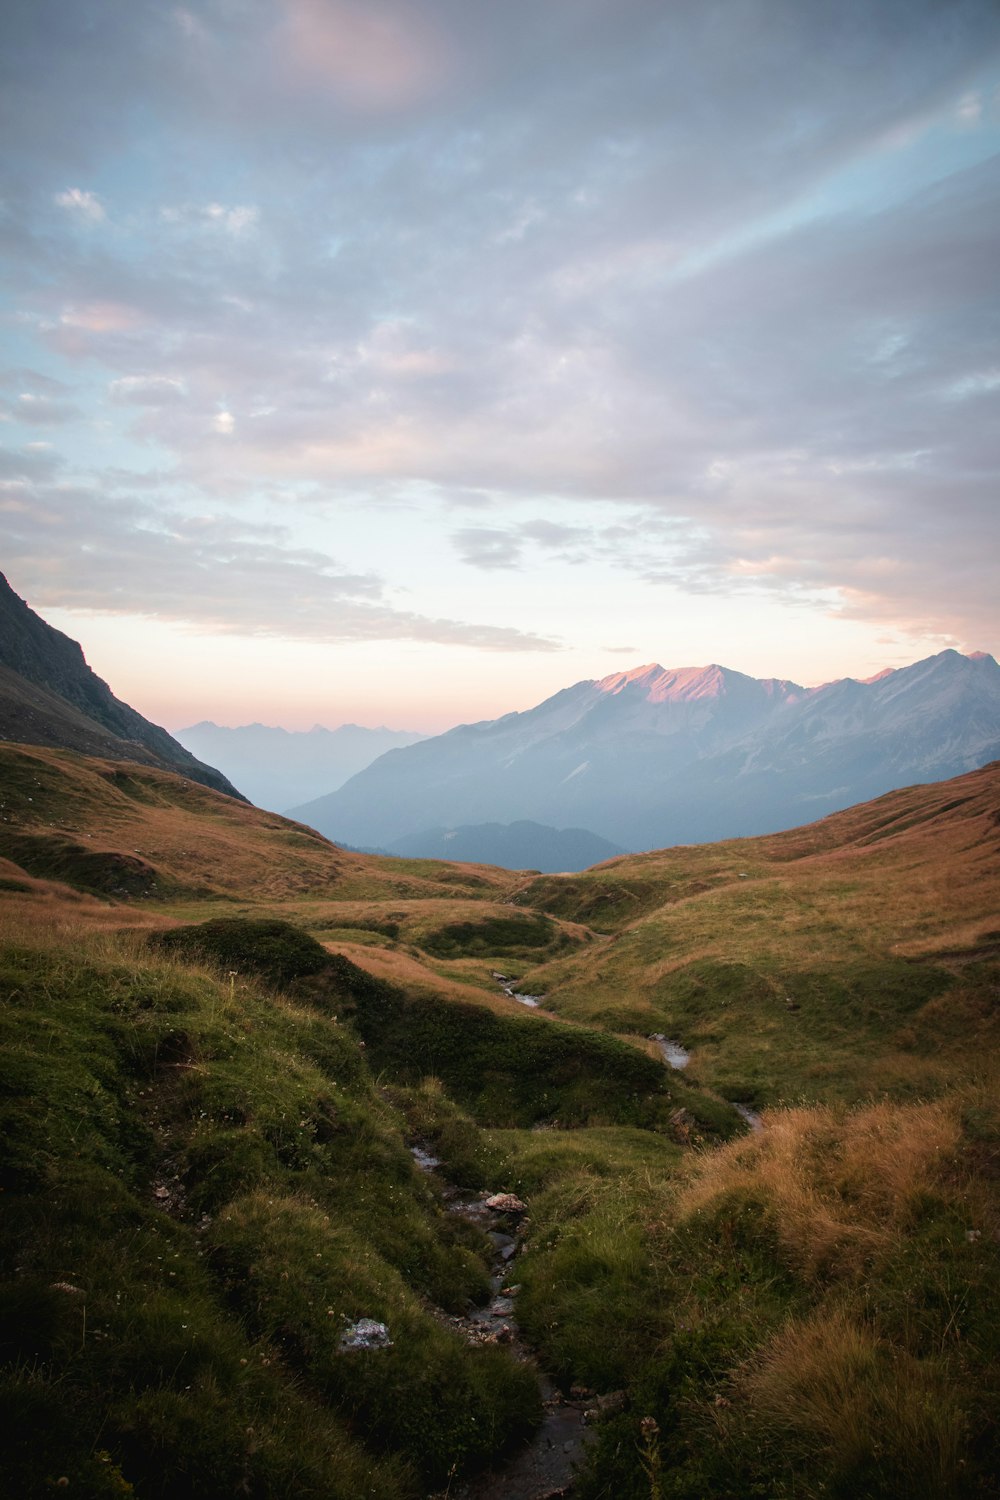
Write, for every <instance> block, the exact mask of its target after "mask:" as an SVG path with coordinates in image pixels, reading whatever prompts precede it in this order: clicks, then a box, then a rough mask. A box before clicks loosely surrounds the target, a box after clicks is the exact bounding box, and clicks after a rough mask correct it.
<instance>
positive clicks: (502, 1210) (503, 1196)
mask: <svg viewBox="0 0 1000 1500" xmlns="http://www.w3.org/2000/svg"><path fill="white" fill-rule="evenodd" d="M486 1207H487V1208H492V1209H494V1210H495V1212H497V1213H499V1214H523V1213H527V1211H528V1205H527V1204H526V1203H522V1202H521V1200H520V1198H518V1197H517V1195H516V1194H515V1193H494V1194H493V1196H492V1197H491V1198H487V1200H486Z"/></svg>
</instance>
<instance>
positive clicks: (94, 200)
mask: <svg viewBox="0 0 1000 1500" xmlns="http://www.w3.org/2000/svg"><path fill="white" fill-rule="evenodd" d="M55 201H56V203H58V205H59V207H60V208H65V209H68V210H69V212H70V213H72V214H75V215H76V216H77V218H79V219H83V220H85V221H86V222H87V223H90V224H99V223H100V222H101V220H102V219H104V218H105V217H106V215H105V212H104V205H103V203H102V202H101V200H100V199H99V198H98V196H97V194H96V193H89V192H85V191H84V190H83V189H82V188H67V189H66V191H65V192H63V193H56V196H55Z"/></svg>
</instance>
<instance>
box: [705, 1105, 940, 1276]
mask: <svg viewBox="0 0 1000 1500" xmlns="http://www.w3.org/2000/svg"><path fill="white" fill-rule="evenodd" d="M960 1134H961V1123H960V1114H959V1103H958V1101H957V1100H956V1099H955V1098H954V1097H950V1098H948V1099H946V1100H936V1101H934V1102H931V1103H926V1104H917V1105H908V1106H900V1105H898V1104H890V1103H880V1104H876V1105H872V1106H870V1107H868V1108H866V1109H860V1110H855V1111H847V1110H842V1109H840V1110H838V1109H833V1108H830V1107H820V1108H814V1109H788V1110H772V1111H768V1112H767V1113H765V1115H764V1122H763V1129H762V1130H761V1131H760V1133H759V1134H757V1135H753V1136H748V1137H744V1138H743V1139H741V1140H738V1141H735V1142H733V1143H731V1144H730V1145H728V1146H725V1147H723V1148H721V1149H719V1150H717V1151H715V1152H713V1153H712V1154H711V1155H710V1156H706V1157H703V1158H702V1159H701V1161H700V1162H699V1164H698V1166H697V1169H696V1174H695V1176H694V1177H693V1179H692V1181H691V1182H690V1183H689V1184H688V1185H687V1187H686V1188H685V1189H684V1191H683V1192H682V1194H681V1196H680V1198H679V1201H678V1204H677V1213H678V1216H679V1218H680V1219H681V1220H683V1219H685V1218H688V1217H690V1216H692V1215H694V1214H698V1213H703V1212H705V1211H706V1210H708V1209H710V1208H711V1206H712V1205H713V1204H714V1203H717V1202H719V1201H720V1200H721V1199H723V1198H725V1197H726V1196H727V1195H729V1194H732V1193H739V1194H745V1195H750V1196H752V1197H754V1198H757V1199H759V1200H761V1202H762V1204H763V1206H764V1209H765V1211H766V1212H769V1213H770V1214H771V1215H772V1216H773V1222H774V1224H775V1227H776V1231H777V1235H778V1238H779V1241H780V1243H781V1244H782V1246H783V1248H784V1251H785V1254H786V1256H787V1258H788V1260H789V1262H790V1263H792V1264H794V1265H795V1266H796V1267H798V1268H799V1269H800V1270H801V1271H803V1272H804V1273H805V1274H806V1275H808V1276H811V1277H816V1276H819V1275H849V1276H861V1275H863V1274H864V1272H865V1270H866V1268H867V1266H868V1264H869V1262H870V1259H871V1257H872V1256H873V1255H877V1254H878V1253H880V1252H883V1251H885V1250H887V1249H888V1248H889V1247H890V1246H891V1245H892V1244H893V1243H894V1242H895V1241H898V1239H899V1238H900V1236H901V1235H903V1234H905V1232H906V1224H907V1220H908V1218H909V1215H910V1214H911V1212H912V1210H913V1207H914V1205H915V1203H916V1202H917V1200H918V1198H919V1196H920V1195H921V1194H922V1193H924V1192H925V1191H926V1190H927V1189H928V1186H929V1185H932V1184H933V1183H934V1182H935V1181H937V1180H938V1179H939V1178H940V1177H941V1176H942V1174H943V1172H944V1169H945V1167H946V1166H947V1164H948V1163H949V1162H950V1161H951V1159H952V1156H953V1154H954V1152H955V1149H956V1147H957V1145H958V1142H959V1138H960Z"/></svg>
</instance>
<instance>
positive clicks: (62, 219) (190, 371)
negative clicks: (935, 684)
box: [0, 0, 1000, 732]
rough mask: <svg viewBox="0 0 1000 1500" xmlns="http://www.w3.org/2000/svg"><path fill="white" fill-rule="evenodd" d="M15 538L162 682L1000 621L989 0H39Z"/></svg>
mask: <svg viewBox="0 0 1000 1500" xmlns="http://www.w3.org/2000/svg"><path fill="white" fill-rule="evenodd" d="M0 138H2V140H3V142H4V151H3V157H2V162H0V569H2V570H3V571H4V573H5V574H6V576H7V578H8V580H9V582H10V584H11V586H12V587H13V588H14V589H15V590H16V591H17V592H18V593H19V594H20V595H21V596H22V597H24V598H26V599H27V600H28V602H29V604H30V605H31V606H32V607H33V608H34V609H36V610H37V611H38V612H39V613H40V614H41V615H42V616H43V617H44V618H45V619H47V620H48V621H49V622H50V623H52V624H53V625H56V626H58V628H60V629H61V630H64V631H66V632H67V634H69V635H72V636H73V637H74V638H75V639H77V640H79V641H80V642H81V644H82V645H83V647H84V650H85V652H86V655H87V658H88V660H89V662H90V664H91V665H92V666H93V667H94V668H95V670H96V671H98V672H99V674H100V675H101V676H102V677H104V678H105V679H106V680H108V681H109V682H110V684H111V686H112V688H113V689H114V691H115V692H116V693H117V694H118V695H119V696H120V697H122V698H125V699H126V700H127V701H128V702H130V703H131V704H133V706H134V707H136V708H138V709H139V710H140V711H141V712H142V713H144V714H146V715H147V717H149V718H152V719H154V720H155V721H156V722H158V723H162V724H165V725H166V726H167V727H168V728H171V729H179V728H182V727H184V726H186V725H189V724H192V723H194V722H196V721H197V720H200V719H213V720H214V721H215V722H217V723H220V724H241V723H247V722H251V721H260V722H263V723H269V724H282V725H284V726H285V727H287V728H308V727H309V726H311V725H312V724H314V723H322V724H326V725H328V726H331V727H333V726H335V725H337V724H340V723H343V722H349V721H354V722H358V723H363V724H370V725H377V724H383V723H384V724H389V725H391V726H392V727H396V728H410V729H416V730H422V731H425V732H434V731H437V730H441V729H444V728H447V727H449V726H450V725H452V724H455V723H458V722H467V721H470V720H477V719H482V718H493V717H496V716H498V715H499V714H502V713H505V712H508V711H511V710H514V709H523V708H527V707H530V706H531V705H532V704H534V703H537V702H539V701H541V699H543V698H545V697H546V696H548V695H549V694H550V693H552V692H555V691H557V690H558V689H559V688H562V687H564V686H567V685H569V684H570V683H573V682H576V681H579V680H580V679H582V678H591V677H601V676H604V675H606V674H608V673H611V672H616V671H621V670H624V669H628V668H632V667H635V666H638V665H639V664H641V663H645V662H651V661H659V662H660V663H661V664H662V665H664V666H666V667H682V666H698V665H703V664H706V663H708V662H713V661H714V662H720V663H722V664H723V665H726V666H728V667H732V668H735V669H737V670H739V671H744V672H748V673H751V674H752V675H754V676H758V677H767V676H775V677H785V678H791V679H793V680H795V681H798V682H801V683H804V684H814V683H818V682H822V681H827V680H830V679H832V678H835V677H841V676H847V675H850V676H856V677H864V676H869V675H872V674H874V673H875V672H877V671H879V670H881V669H883V668H885V667H892V666H900V665H904V664H906V663H908V662H911V661H915V660H918V659H920V658H921V657H924V656H928V655H930V654H932V653H933V652H936V651H939V650H941V649H943V648H945V647H956V648H957V649H959V650H986V651H990V652H994V653H996V652H997V651H998V649H1000V613H998V607H997V599H998V597H1000V588H998V576H997V575H998V569H997V561H998V557H1000V545H998V541H1000V539H998V536H997V531H998V518H1000V487H998V482H997V479H998V467H1000V466H998V448H1000V296H998V292H1000V7H998V6H997V5H996V4H995V0H935V3H929V0H900V3H896V0H878V3H872V0H838V3H837V4H835V5H831V4H825V3H820V0H697V3H695V0H691V3H686V0H672V3H669V4H668V3H665V0H659V3H654V0H505V3H504V4H502V5H498V4H492V3H486V0H201V3H196V0H192V3H189V4H187V5H172V4H170V3H169V0H73V3H72V4H67V3H66V0H5V3H4V5H3V7H2V10H0Z"/></svg>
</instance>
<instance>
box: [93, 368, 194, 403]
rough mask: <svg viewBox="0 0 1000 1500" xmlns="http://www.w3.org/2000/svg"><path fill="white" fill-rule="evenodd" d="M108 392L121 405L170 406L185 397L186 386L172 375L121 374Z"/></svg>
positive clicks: (113, 381) (109, 387)
mask: <svg viewBox="0 0 1000 1500" xmlns="http://www.w3.org/2000/svg"><path fill="white" fill-rule="evenodd" d="M108 394H109V395H110V397H111V399H112V401H114V402H117V403H118V404H119V405H121V406H172V405H174V404H175V403H176V402H178V401H184V400H185V399H186V397H187V387H186V386H185V384H184V381H183V380H179V379H178V378H177V377H176V376H174V375H122V376H121V377H120V378H119V379H118V380H112V382H111V384H110V385H109V386H108Z"/></svg>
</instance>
